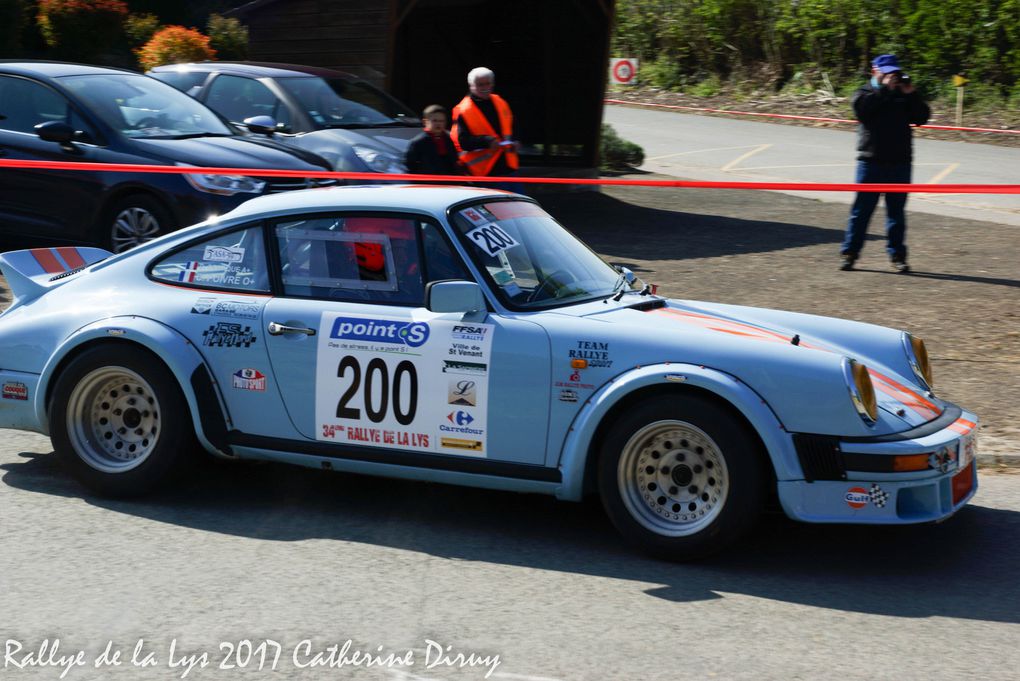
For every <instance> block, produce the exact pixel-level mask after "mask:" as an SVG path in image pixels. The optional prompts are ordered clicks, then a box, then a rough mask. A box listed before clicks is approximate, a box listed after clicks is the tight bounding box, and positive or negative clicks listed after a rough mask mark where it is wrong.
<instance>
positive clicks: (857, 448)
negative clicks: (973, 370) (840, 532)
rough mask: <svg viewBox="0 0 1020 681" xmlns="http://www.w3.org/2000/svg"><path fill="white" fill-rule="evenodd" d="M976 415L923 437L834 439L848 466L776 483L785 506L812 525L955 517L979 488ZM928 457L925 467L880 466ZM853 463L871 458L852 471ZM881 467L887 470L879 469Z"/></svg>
mask: <svg viewBox="0 0 1020 681" xmlns="http://www.w3.org/2000/svg"><path fill="white" fill-rule="evenodd" d="M977 424H978V418H977V416H975V415H974V414H971V413H969V412H966V411H961V412H960V416H959V417H958V418H956V419H955V420H953V421H952V422H951V423H949V425H947V426H946V427H944V428H941V429H940V430H937V431H935V432H931V433H926V434H924V435H923V436H921V437H915V438H908V439H900V440H889V439H885V440H884V441H874V442H869V441H862V440H860V439H858V440H856V441H837V442H836V451H837V452H838V454H839V456H840V457H841V458H842V460H843V461H845V462H847V464H848V465H847V467H846V468H845V469H844V470H842V471H839V473H838V474H834V475H832V476H830V477H838V478H839V479H814V480H810V481H809V480H787V481H780V482H779V483H778V488H779V499H780V503H781V504H782V506H783V510H784V511H785V512H786V514H787V515H789V516H790V517H791V518H794V519H796V520H801V521H804V522H812V523H860V524H875V525H897V524H911V523H925V522H937V521H940V520H944V519H946V518H948V517H949V516H951V515H953V514H954V513H956V511H958V510H959V509H960V508H962V507H963V506H964V505H966V503H967V502H968V501H970V499H971V498H972V497H973V496H974V494H975V493H976V492H977V488H978V482H977V462H976V460H975V457H976V451H977V430H978V425H977ZM926 453H929V454H930V455H931V458H930V463H929V469H928V470H924V471H916V472H906V473H897V472H891V471H890V470H889V467H883V466H882V465H880V464H881V463H882V462H883V460H884V461H889V462H891V461H892V458H891V457H893V456H898V455H899V456H903V455H917V454H926ZM855 462H872V464H876V463H877V464H879V465H868V466H862V467H866V468H869V470H854V469H853V465H854V464H855ZM883 468H885V471H883V470H882V469H883Z"/></svg>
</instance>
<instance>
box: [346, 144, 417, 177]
mask: <svg viewBox="0 0 1020 681" xmlns="http://www.w3.org/2000/svg"><path fill="white" fill-rule="evenodd" d="M351 148H352V149H353V150H354V153H355V154H356V155H357V157H358V158H360V159H361V160H362V161H363V162H364V163H365V165H367V166H368V167H369V169H370V170H372V171H374V172H377V173H403V172H405V171H406V170H407V168H405V167H404V164H403V163H401V162H400V159H398V158H397V157H396V156H394V155H393V154H388V153H386V152H385V151H381V150H379V149H375V148H373V147H366V146H364V145H361V144H355V145H353V146H352V147H351Z"/></svg>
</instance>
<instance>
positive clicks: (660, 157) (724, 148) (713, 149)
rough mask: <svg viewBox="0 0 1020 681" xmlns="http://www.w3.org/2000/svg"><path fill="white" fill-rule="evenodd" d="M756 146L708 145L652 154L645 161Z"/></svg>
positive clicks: (754, 145) (753, 145)
mask: <svg viewBox="0 0 1020 681" xmlns="http://www.w3.org/2000/svg"><path fill="white" fill-rule="evenodd" d="M756 146H758V145H757V144H741V145H740V146H738V147H710V148H708V149H691V150H690V151H678V152H676V153H675V154H663V155H662V156H652V157H650V158H646V159H645V160H646V161H658V160H659V159H663V158H672V157H673V156H689V155H690V154H707V153H709V152H713V151H731V150H733V149H751V148H753V147H756Z"/></svg>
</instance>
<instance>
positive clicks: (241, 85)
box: [205, 76, 291, 126]
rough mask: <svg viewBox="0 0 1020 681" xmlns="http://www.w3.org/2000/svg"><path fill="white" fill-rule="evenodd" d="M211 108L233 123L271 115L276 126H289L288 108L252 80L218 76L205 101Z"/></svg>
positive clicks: (261, 85)
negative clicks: (281, 124) (280, 124)
mask: <svg viewBox="0 0 1020 681" xmlns="http://www.w3.org/2000/svg"><path fill="white" fill-rule="evenodd" d="M205 103H206V105H208V106H209V108H210V109H213V110H214V111H217V112H219V113H220V114H221V115H223V116H225V117H226V118H227V120H229V121H230V122H231V123H242V122H244V119H246V118H251V117H252V116H272V117H273V119H274V120H275V121H276V122H277V123H283V124H284V125H285V126H290V123H291V121H290V114H289V112H288V111H287V107H286V106H285V105H284V103H283V102H282V101H280V100H279V99H278V98H277V96H276V95H274V94H273V93H272V92H271V91H270V90H269V88H267V87H266V86H265V85H263V84H262V83H260V82H258V81H257V80H254V79H252V78H241V77H240V76H217V78H216V79H215V80H214V81H213V82H212V84H211V85H209V93H208V96H206V98H205Z"/></svg>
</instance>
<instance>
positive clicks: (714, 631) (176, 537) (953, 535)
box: [0, 431, 1020, 681]
mask: <svg viewBox="0 0 1020 681" xmlns="http://www.w3.org/2000/svg"><path fill="white" fill-rule="evenodd" d="M0 442H2V445H0V480H2V484H0V514H2V517H3V534H2V537H0V638H3V639H5V641H6V642H7V643H6V645H7V650H6V652H9V651H11V650H12V649H13V647H12V643H10V642H11V641H14V642H17V644H18V645H22V646H23V649H22V650H21V651H20V652H19V653H18V654H16V655H14V656H13V657H10V658H6V657H5V665H6V668H3V671H2V672H0V674H2V675H3V678H5V679H10V680H11V681H20V680H21V679H57V678H59V677H60V672H61V668H60V667H49V666H44V667H38V666H34V667H25V668H24V669H18V668H17V667H16V666H15V665H13V664H11V663H10V660H14V661H16V662H17V661H19V660H23V659H24V657H23V656H24V654H26V653H27V651H29V650H36V651H37V650H38V648H39V646H40V645H41V644H42V642H43V641H44V640H47V639H49V640H50V641H53V640H54V639H57V638H59V640H60V650H61V651H65V652H68V653H74V652H77V651H79V650H81V651H83V653H84V660H85V661H86V663H87V666H85V667H75V668H72V669H71V670H70V671H69V672H68V674H67V675H66V677H65V678H67V679H108V678H109V679H172V678H182V672H183V671H184V670H185V668H184V667H177V668H170V667H169V666H168V665H169V651H170V646H171V644H172V643H173V641H174V640H176V644H175V648H174V652H175V657H174V660H175V661H177V662H180V661H181V660H182V658H183V656H184V655H185V654H190V655H195V656H196V658H195V659H196V660H199V659H200V657H198V656H200V655H201V654H202V653H207V654H208V655H209V659H208V666H207V667H205V668H202V667H201V666H196V667H195V668H193V669H192V670H191V671H190V673H188V675H187V676H185V677H184V678H188V679H220V678H224V679H228V678H235V677H241V678H260V677H261V676H263V675H268V674H269V673H270V672H269V669H270V665H271V663H272V657H271V656H270V658H269V660H268V661H267V663H266V666H264V668H263V670H262V671H259V670H258V667H257V664H258V661H259V658H258V657H256V658H255V660H254V661H252V662H249V663H248V667H247V668H246V670H245V671H244V672H242V671H239V670H236V669H234V670H221V669H218V668H217V667H218V665H219V664H220V663H221V660H222V659H223V657H224V654H225V651H226V652H229V651H230V649H229V647H228V648H224V649H221V644H224V643H228V644H229V643H234V644H236V643H237V642H238V641H243V640H250V641H253V642H255V643H256V644H257V643H258V642H259V641H263V640H266V639H270V640H273V641H276V642H278V643H279V644H280V648H281V651H282V654H281V658H280V661H279V662H278V663H277V665H276V669H277V671H278V672H281V673H283V674H284V675H285V676H283V678H288V679H290V678H297V679H338V678H345V679H346V678H353V679H482V678H485V674H486V672H488V671H490V670H493V673H492V674H491V675H490V676H489V678H492V679H520V680H528V679H532V680H541V679H599V680H601V679H643V678H664V679H665V678H669V679H708V678H720V679H783V680H784V681H786V680H790V679H822V678H838V679H866V680H868V681H872V680H873V679H893V678H895V679H923V680H925V681H930V679H969V678H981V679H1015V678H1016V669H1017V668H1018V667H1020V650H1018V649H1017V646H1016V641H1017V640H1018V636H1020V587H1018V585H1017V580H1016V579H1015V575H1016V568H1017V566H1018V565H1020V475H990V476H986V477H985V478H984V479H983V480H982V485H983V488H982V489H981V491H980V492H979V496H978V497H977V498H976V500H975V502H974V503H973V504H972V506H971V507H968V508H966V509H965V510H964V511H962V512H961V513H959V514H958V515H957V516H956V517H954V518H952V519H950V520H949V521H948V522H945V523H943V524H941V525H936V526H924V527H911V528H863V527H825V526H808V525H799V524H795V523H792V522H790V521H788V520H786V519H785V518H782V517H777V516H771V517H768V518H767V519H766V520H765V521H764V522H763V524H762V526H761V528H760V529H759V531H758V533H757V534H756V535H755V536H754V537H752V538H751V539H750V540H749V541H747V542H745V543H744V544H743V545H741V546H740V547H739V548H738V549H736V550H735V551H733V552H731V553H729V554H727V555H725V556H723V557H719V558H716V559H714V560H711V561H708V562H703V563H698V564H693V565H673V564H667V563H661V562H657V561H653V560H648V559H646V558H644V557H641V556H639V555H635V554H633V553H631V552H630V551H629V550H627V549H625V548H624V547H622V546H621V544H620V543H619V541H618V540H617V537H616V536H615V534H614V532H613V530H612V529H611V528H610V527H609V525H608V522H607V521H606V519H605V518H604V516H603V514H602V512H601V510H600V509H599V507H598V506H596V505H576V504H567V503H561V502H556V501H554V500H552V499H549V498H544V497H537V496H533V495H518V494H510V493H494V492H486V491H476V490H466V489H458V488H452V487H445V486H440V485H429V484H426V483H408V482H395V481H388V480H381V479H373V478H361V477H357V476H348V475H339V474H330V473H322V472H318V471H306V470H303V469H297V468H287V467H283V466H275V465H264V466H249V465H215V466H211V467H210V468H209V469H208V470H207V471H206V472H205V474H204V475H202V476H199V478H198V479H197V480H196V481H195V482H194V483H193V484H192V485H191V486H190V487H188V488H185V489H180V490H175V491H172V492H168V493H165V494H163V495H161V496H158V497H156V498H151V499H146V500H142V501H133V502H112V501H106V500H102V499H98V498H95V497H92V496H89V495H87V494H83V492H82V490H81V489H80V488H79V487H78V486H77V485H76V484H75V483H73V482H72V481H71V480H70V479H69V478H68V477H66V476H65V475H64V473H63V472H62V470H61V469H60V468H59V467H58V466H56V464H55V461H54V457H53V456H51V455H50V454H49V452H50V446H49V442H48V441H47V440H46V439H44V438H41V437H37V436H32V435H24V434H17V433H13V432H11V431H3V432H0ZM140 639H141V640H143V643H142V644H141V645H142V650H143V651H144V652H143V653H142V654H140V655H139V656H138V657H137V658H136V659H137V660H138V661H139V662H140V661H141V659H142V658H143V657H144V655H145V654H147V653H153V654H154V655H155V658H154V659H155V660H156V661H157V664H156V666H152V667H138V666H134V665H133V664H132V662H131V654H132V652H133V650H134V647H135V646H136V645H138V643H137V642H138V641H139V640H140ZM347 639H351V640H352V649H360V650H363V651H368V652H371V653H373V654H383V655H386V654H390V653H395V654H398V655H399V656H403V655H406V651H408V650H410V651H412V655H413V658H412V661H413V662H414V666H404V667H399V668H397V667H394V668H385V667H383V668H378V667H376V668H365V667H363V666H350V665H348V666H345V667H343V668H340V669H335V668H330V667H307V668H299V667H297V666H296V664H295V653H296V655H297V658H296V663H297V664H310V663H311V662H312V659H313V657H312V655H311V654H309V651H324V650H327V649H328V646H330V645H331V644H334V643H336V644H340V645H342V644H343V642H345V641H346V640H347ZM110 641H112V650H122V651H123V652H122V655H123V657H122V658H121V665H120V666H117V667H113V666H111V667H101V668H100V669H96V668H95V667H94V664H95V660H96V658H97V657H98V656H99V655H100V654H101V653H102V651H103V650H104V649H105V648H106V645H107V643H108V642H110ZM302 641H308V643H304V644H303V643H302ZM428 641H434V642H436V644H438V645H440V646H441V647H443V649H444V650H445V646H452V648H451V650H450V653H451V654H456V653H457V652H460V653H462V654H463V655H465V657H466V656H467V655H470V654H475V655H476V656H477V657H476V658H474V659H475V661H476V662H478V664H476V665H475V666H468V667H465V668H463V669H451V668H449V667H445V668H444V666H442V665H441V666H435V667H433V668H432V669H431V670H430V669H427V668H426V667H425V665H426V657H425V656H426V654H427V653H428V649H429V647H428V646H429V644H428ZM379 646H382V650H381V651H379V648H378V647H379ZM432 650H433V651H434V650H435V648H432ZM497 655H498V656H499V664H498V665H495V664H494V660H495V656H497ZM235 656H236V652H235ZM484 658H489V660H488V664H484V663H482V662H481V660H482V659H484ZM242 659H244V658H242ZM232 660H233V661H234V663H235V664H236V657H234V658H232ZM431 661H433V662H434V661H435V656H434V655H433V657H432V660H431ZM0 668H2V667H0Z"/></svg>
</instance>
